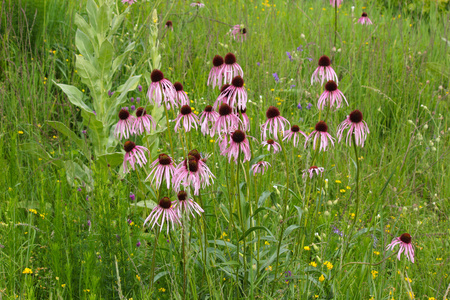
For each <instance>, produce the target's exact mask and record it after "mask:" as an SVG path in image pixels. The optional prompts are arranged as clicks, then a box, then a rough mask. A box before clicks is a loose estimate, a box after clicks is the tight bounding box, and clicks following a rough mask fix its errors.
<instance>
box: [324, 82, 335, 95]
mask: <svg viewBox="0 0 450 300" xmlns="http://www.w3.org/2000/svg"><path fill="white" fill-rule="evenodd" d="M337 88H338V86H337V84H336V82H334V81H333V80H330V81H328V82H327V83H326V84H325V89H326V90H327V91H329V92H334V91H335V90H337Z"/></svg>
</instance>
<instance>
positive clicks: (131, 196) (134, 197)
mask: <svg viewBox="0 0 450 300" xmlns="http://www.w3.org/2000/svg"><path fill="white" fill-rule="evenodd" d="M130 198H131V201H134V200H136V196H135V195H134V194H133V193H130Z"/></svg>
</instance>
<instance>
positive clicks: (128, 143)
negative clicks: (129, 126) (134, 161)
mask: <svg viewBox="0 0 450 300" xmlns="http://www.w3.org/2000/svg"><path fill="white" fill-rule="evenodd" d="M134 147H136V144H135V143H134V142H132V141H126V142H125V144H124V145H123V149H124V150H125V151H126V152H131V151H133V149H134Z"/></svg>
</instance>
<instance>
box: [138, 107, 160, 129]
mask: <svg viewBox="0 0 450 300" xmlns="http://www.w3.org/2000/svg"><path fill="white" fill-rule="evenodd" d="M152 127H153V129H156V124H155V121H154V120H153V118H152V116H150V115H148V114H147V110H145V108H143V107H139V108H138V109H137V110H136V120H135V121H134V123H133V131H134V133H136V134H138V135H141V134H143V133H144V130H145V131H147V133H150V131H151V128H152Z"/></svg>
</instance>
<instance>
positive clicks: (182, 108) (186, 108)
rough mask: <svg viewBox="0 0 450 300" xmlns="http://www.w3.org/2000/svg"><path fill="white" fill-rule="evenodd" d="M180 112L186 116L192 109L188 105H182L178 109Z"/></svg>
mask: <svg viewBox="0 0 450 300" xmlns="http://www.w3.org/2000/svg"><path fill="white" fill-rule="evenodd" d="M180 112H181V114H182V115H183V116H186V115H189V114H190V113H192V109H191V107H190V106H189V105H183V106H182V107H181V109H180Z"/></svg>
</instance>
